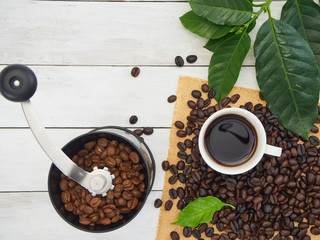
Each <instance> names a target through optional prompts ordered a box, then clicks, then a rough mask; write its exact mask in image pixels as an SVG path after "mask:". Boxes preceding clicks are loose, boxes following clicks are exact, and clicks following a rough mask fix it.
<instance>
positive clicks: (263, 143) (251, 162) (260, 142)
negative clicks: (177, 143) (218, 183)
mask: <svg viewBox="0 0 320 240" xmlns="http://www.w3.org/2000/svg"><path fill="white" fill-rule="evenodd" d="M229 114H233V115H238V116H241V117H243V118H245V119H246V120H247V121H248V122H249V123H250V124H251V125H252V127H253V128H254V129H255V131H256V135H257V136H256V149H255V151H254V152H253V154H252V155H251V157H250V158H249V159H248V160H247V161H246V162H245V163H243V164H241V165H237V166H225V165H221V164H219V163H217V162H216V161H215V160H213V159H212V158H211V156H209V154H208V152H207V150H206V147H205V143H204V138H205V133H206V131H207V129H208V127H209V126H210V124H211V123H212V122H214V121H215V120H216V119H217V118H218V117H221V116H223V115H229ZM198 142H199V149H200V153H201V156H202V158H203V159H204V161H205V162H206V163H207V164H208V165H209V166H210V167H211V168H212V169H214V170H216V171H218V172H220V173H224V174H229V175H235V174H240V173H244V172H246V171H249V170H250V169H252V168H253V167H254V166H256V165H257V164H258V163H259V161H260V160H261V158H262V156H263V154H268V155H272V156H276V157H280V156H281V153H282V149H281V148H279V147H275V146H271V145H268V144H267V138H266V132H265V130H264V127H263V125H262V123H261V122H260V120H259V119H258V118H257V117H256V116H255V115H254V114H253V113H251V112H249V111H247V110H245V109H241V108H226V109H223V110H220V111H218V112H215V113H213V114H212V115H211V116H210V117H209V118H208V119H207V120H206V121H205V122H204V124H203V126H202V128H201V130H200V134H199V139H198ZM230 151H232V145H230ZM217 161H219V160H218V159H217Z"/></svg>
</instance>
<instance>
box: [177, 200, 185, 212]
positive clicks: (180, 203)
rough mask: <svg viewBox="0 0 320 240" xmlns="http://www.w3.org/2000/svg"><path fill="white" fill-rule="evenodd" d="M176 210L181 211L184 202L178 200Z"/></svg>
mask: <svg viewBox="0 0 320 240" xmlns="http://www.w3.org/2000/svg"><path fill="white" fill-rule="evenodd" d="M177 208H178V209H179V210H182V209H183V208H184V202H183V201H182V200H179V201H178V203H177Z"/></svg>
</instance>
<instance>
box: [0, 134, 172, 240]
mask: <svg viewBox="0 0 320 240" xmlns="http://www.w3.org/2000/svg"><path fill="white" fill-rule="evenodd" d="M89 130H92V129H50V130H48V131H47V133H48V135H49V137H50V138H51V139H52V141H53V142H54V143H55V144H56V145H57V146H59V147H60V148H62V147H63V146H64V145H65V144H67V143H68V142H69V141H70V140H71V139H73V138H75V137H77V136H80V135H82V134H84V133H87V132H89ZM169 132H170V129H155V130H154V133H153V134H152V135H150V136H144V139H145V142H146V143H147V144H148V146H149V147H150V149H151V151H152V153H153V155H154V159H155V162H156V175H155V176H156V178H155V182H154V186H153V189H154V190H162V187H163V180H164V171H163V170H162V168H161V163H162V161H163V160H165V159H166V158H167V154H168V149H169ZM0 154H1V165H2V169H3V171H2V173H1V174H0V192H1V191H2V192H3V191H5V192H8V191H47V179H48V173H49V168H50V166H51V161H50V159H49V158H48V157H47V156H46V154H45V153H44V152H43V150H42V149H41V147H40V146H39V145H38V143H37V141H36V140H35V138H34V137H33V135H32V133H31V131H30V130H29V129H0ZM0 239H1V238H0Z"/></svg>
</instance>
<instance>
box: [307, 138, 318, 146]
mask: <svg viewBox="0 0 320 240" xmlns="http://www.w3.org/2000/svg"><path fill="white" fill-rule="evenodd" d="M309 141H310V143H311V144H312V145H313V146H318V145H319V138H317V137H316V136H310V137H309Z"/></svg>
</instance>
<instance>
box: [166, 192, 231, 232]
mask: <svg viewBox="0 0 320 240" xmlns="http://www.w3.org/2000/svg"><path fill="white" fill-rule="evenodd" d="M223 206H229V207H232V208H234V206H232V205H230V204H227V203H224V202H222V201H221V200H220V199H219V198H216V197H213V196H207V197H199V198H197V199H195V200H194V201H192V202H190V203H189V204H188V205H187V206H186V207H185V208H184V209H183V210H182V211H181V212H180V213H179V216H178V220H177V221H176V222H174V223H172V224H176V225H180V226H183V227H185V226H188V227H192V228H195V227H196V226H198V225H199V224H200V223H208V222H210V221H211V220H212V216H213V214H214V213H215V212H216V211H219V210H220V209H221V208H222V207H223Z"/></svg>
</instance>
